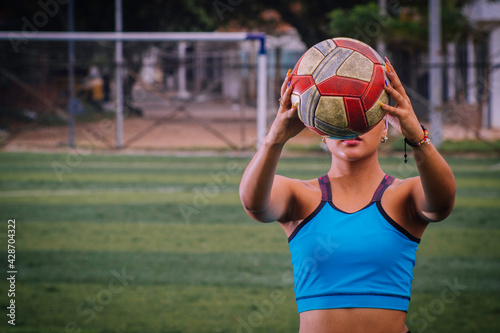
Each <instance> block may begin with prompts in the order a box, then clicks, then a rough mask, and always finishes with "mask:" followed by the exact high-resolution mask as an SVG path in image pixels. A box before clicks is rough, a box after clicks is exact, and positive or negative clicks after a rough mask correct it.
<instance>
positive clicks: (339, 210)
mask: <svg viewBox="0 0 500 333" xmlns="http://www.w3.org/2000/svg"><path fill="white" fill-rule="evenodd" d="M328 203H329V204H330V206H331V207H332V208H333V209H335V210H336V211H338V212H341V213H343V214H348V215H351V214H356V213H359V212H360V211H362V210H363V209H366V208H368V207H370V206H371V205H373V204H374V202H369V203H368V204H367V205H366V206H364V207H363V208H361V209H359V210H357V211H355V212H346V211H343V210H342V209H340V208H339V207H337V206H335V204H334V203H333V202H331V201H330V202H328Z"/></svg>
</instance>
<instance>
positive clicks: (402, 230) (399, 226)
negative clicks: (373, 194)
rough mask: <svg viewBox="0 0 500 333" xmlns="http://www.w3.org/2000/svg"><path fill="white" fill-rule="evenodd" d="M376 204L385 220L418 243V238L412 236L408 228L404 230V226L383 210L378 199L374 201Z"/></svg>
mask: <svg viewBox="0 0 500 333" xmlns="http://www.w3.org/2000/svg"><path fill="white" fill-rule="evenodd" d="M376 204H377V208H378V211H379V212H380V214H382V216H383V217H384V218H385V220H386V221H387V222H389V223H390V224H391V225H392V226H393V227H394V228H396V229H397V230H398V231H399V232H401V233H402V234H403V235H405V236H406V237H408V239H409V240H412V241H414V242H415V243H418V244H420V238H417V237H415V236H413V235H412V234H410V232H408V230H406V229H405V228H403V227H402V226H401V225H400V224H399V223H397V222H396V221H394V220H393V219H392V218H391V217H390V216H389V215H388V214H387V213H386V212H385V210H384V208H383V207H382V204H381V203H380V201H377V202H376Z"/></svg>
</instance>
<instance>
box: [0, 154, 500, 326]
mask: <svg viewBox="0 0 500 333" xmlns="http://www.w3.org/2000/svg"><path fill="white" fill-rule="evenodd" d="M248 161H249V159H248V158H229V157H160V156H117V155H107V156H104V155H92V156H76V155H66V154H59V155H56V154H33V153H0V170H1V172H0V213H1V214H0V215H1V221H2V224H3V227H2V228H0V230H2V232H1V233H0V244H1V245H0V249H2V250H1V251H0V258H1V262H2V266H1V267H2V279H1V281H0V295H1V296H0V305H1V307H2V315H1V316H0V318H1V319H0V332H37V333H44V332H82V333H83V332H103V333H104V332H107V333H110V332H164V333H166V332H212V333H215V332H297V331H298V324H299V321H298V314H297V309H296V306H295V299H294V294H293V284H292V279H291V272H292V268H291V265H290V256H289V252H288V245H287V240H286V236H285V235H284V233H283V231H282V230H281V228H280V227H279V226H278V225H277V224H276V223H272V224H259V223H257V222H254V221H253V220H251V219H250V218H249V217H248V216H246V214H245V213H244V212H243V209H242V208H241V205H240V202H239V197H238V184H239V180H240V178H241V173H242V171H243V169H244V168H245V166H246V164H247V163H248ZM448 161H449V163H450V165H451V166H452V169H453V170H454V173H455V176H456V179H457V184H458V193H457V201H456V208H455V210H454V212H453V214H452V215H451V216H450V217H449V218H448V219H447V220H446V221H444V222H442V223H439V224H435V225H431V226H430V227H429V228H428V229H427V231H426V234H425V235H424V237H423V239H422V242H421V244H420V246H419V251H418V253H417V265H416V268H415V271H414V273H415V280H414V282H413V293H412V301H411V302H410V310H409V313H408V319H407V324H408V326H409V328H410V329H411V330H412V332H440V333H443V332H454V333H457V332H464V333H465V332H467V333H470V332H482V333H483V332H500V158H474V159H466V158H449V159H448ZM411 162H412V161H410V163H411ZM382 165H383V168H384V170H385V171H386V172H388V173H390V174H392V175H393V176H395V177H399V178H404V177H407V176H411V175H415V173H416V170H415V167H414V166H412V165H411V164H410V165H406V166H405V165H404V164H403V163H402V158H383V159H382ZM328 167H329V159H328V157H326V156H325V157H310V158H309V157H308V158H283V159H282V160H281V162H280V165H279V173H280V174H283V175H286V176H289V177H296V178H302V179H308V178H316V177H318V176H320V175H323V174H324V173H325V172H326V171H327V169H328ZM8 219H15V220H16V234H15V241H16V243H15V245H16V258H15V260H16V261H15V266H16V269H17V272H18V273H17V280H16V295H15V301H16V303H15V304H16V326H11V325H9V324H7V320H8V319H9V318H8V317H7V316H6V313H5V312H6V306H7V305H8V304H9V303H8V302H9V298H8V296H7V291H8V289H9V285H8V283H7V280H6V277H7V273H6V272H7V270H8V269H7V265H8V264H9V263H8V262H7V240H8V237H7V221H8Z"/></svg>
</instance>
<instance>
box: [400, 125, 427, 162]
mask: <svg viewBox="0 0 500 333" xmlns="http://www.w3.org/2000/svg"><path fill="white" fill-rule="evenodd" d="M420 126H422V129H423V130H424V138H423V139H422V140H420V141H419V142H411V141H409V140H408V139H407V138H405V163H407V162H408V159H407V156H408V155H407V154H406V145H408V146H410V147H414V148H416V147H420V146H421V145H423V144H424V143H427V144H429V143H430V142H431V140H430V139H429V131H427V128H425V126H424V125H422V124H420Z"/></svg>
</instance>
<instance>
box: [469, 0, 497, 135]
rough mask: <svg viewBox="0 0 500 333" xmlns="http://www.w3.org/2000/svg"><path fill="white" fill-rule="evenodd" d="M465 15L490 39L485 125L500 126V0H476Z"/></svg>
mask: <svg viewBox="0 0 500 333" xmlns="http://www.w3.org/2000/svg"><path fill="white" fill-rule="evenodd" d="M464 13H465V15H466V16H467V17H468V18H469V20H470V21H471V22H472V23H473V24H474V25H475V27H476V28H477V29H480V30H482V31H485V32H487V33H488V35H489V39H488V49H489V52H488V53H489V54H488V61H489V68H490V71H489V72H490V73H489V78H488V79H489V87H488V88H487V89H488V90H489V103H488V104H489V108H488V109H487V110H485V114H484V116H483V126H485V127H493V128H500V2H498V1H496V2H493V1H488V0H476V1H475V2H474V3H472V4H470V5H468V6H466V7H465V9H464Z"/></svg>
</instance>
